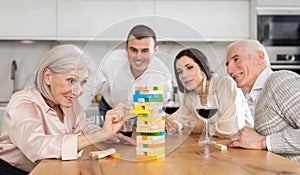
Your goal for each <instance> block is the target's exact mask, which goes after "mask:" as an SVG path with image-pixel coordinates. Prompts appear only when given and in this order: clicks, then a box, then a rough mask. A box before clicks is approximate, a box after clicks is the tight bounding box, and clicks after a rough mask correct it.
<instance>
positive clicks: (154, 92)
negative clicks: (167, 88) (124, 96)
mask: <svg viewBox="0 0 300 175" xmlns="http://www.w3.org/2000/svg"><path fill="white" fill-rule="evenodd" d="M133 102H134V110H130V113H132V114H136V115H137V128H136V132H137V136H136V137H137V138H136V140H137V147H136V159H137V160H150V159H160V158H164V157H165V135H166V132H165V121H166V117H165V113H164V112H163V109H162V105H163V87H162V86H153V87H152V88H151V87H136V89H135V94H134V95H133Z"/></svg>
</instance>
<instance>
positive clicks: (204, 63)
mask: <svg viewBox="0 0 300 175" xmlns="http://www.w3.org/2000/svg"><path fill="white" fill-rule="evenodd" d="M183 56H187V57H189V58H191V59H193V60H194V61H195V62H196V63H197V64H198V65H199V67H200V69H201V70H202V71H203V72H204V73H205V74H206V76H207V79H208V80H210V79H211V77H212V74H213V71H212V69H211V66H210V64H209V62H208V60H207V58H206V56H205V55H204V53H202V52H201V51H200V50H198V49H195V48H189V49H185V50H182V51H180V52H179V53H178V54H177V55H176V57H175V60H174V71H175V77H176V81H177V85H178V88H179V90H180V92H184V91H187V90H186V89H185V88H184V86H183V85H182V83H181V81H180V79H179V75H178V73H177V71H176V70H177V69H176V63H177V61H178V60H179V59H180V58H181V57H183Z"/></svg>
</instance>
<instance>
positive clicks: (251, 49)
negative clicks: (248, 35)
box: [226, 39, 271, 67]
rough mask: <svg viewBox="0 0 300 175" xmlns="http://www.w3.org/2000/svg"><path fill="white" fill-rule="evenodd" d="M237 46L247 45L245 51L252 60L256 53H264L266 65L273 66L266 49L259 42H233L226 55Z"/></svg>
mask: <svg viewBox="0 0 300 175" xmlns="http://www.w3.org/2000/svg"><path fill="white" fill-rule="evenodd" d="M236 45H245V50H246V52H247V53H248V54H249V55H250V57H251V58H252V57H253V55H254V53H255V52H256V51H259V50H261V51H263V53H264V62H265V64H266V65H267V66H268V67H270V66H271V64H270V59H269V55H268V53H267V51H266V49H265V47H264V46H263V45H262V44H261V43H260V42H259V41H258V40H251V39H249V40H241V41H236V42H233V43H231V44H229V45H228V46H227V48H226V53H227V54H228V52H229V50H230V49H231V48H232V47H233V46H236Z"/></svg>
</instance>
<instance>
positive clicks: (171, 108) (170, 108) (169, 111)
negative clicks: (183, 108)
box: [163, 106, 179, 115]
mask: <svg viewBox="0 0 300 175" xmlns="http://www.w3.org/2000/svg"><path fill="white" fill-rule="evenodd" d="M178 108H179V107H178V106H167V107H163V110H164V111H165V113H167V114H170V115H171V114H173V113H174V112H176V111H177V110H178Z"/></svg>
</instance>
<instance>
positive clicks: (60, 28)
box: [57, 0, 154, 41]
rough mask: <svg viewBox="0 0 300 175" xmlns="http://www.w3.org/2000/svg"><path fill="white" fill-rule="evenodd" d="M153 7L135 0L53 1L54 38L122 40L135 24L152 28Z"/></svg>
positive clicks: (148, 3)
mask: <svg viewBox="0 0 300 175" xmlns="http://www.w3.org/2000/svg"><path fill="white" fill-rule="evenodd" d="M153 6H154V5H153V1H138V0H127V1H124V0H72V1H71V0H57V38H58V40H68V39H71V40H90V39H96V40H122V41H123V40H125V39H126V36H127V33H128V32H129V30H130V29H131V27H132V26H133V25H135V24H136V23H144V24H147V25H149V26H153ZM151 16H152V17H151ZM94 37H96V38H94Z"/></svg>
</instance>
